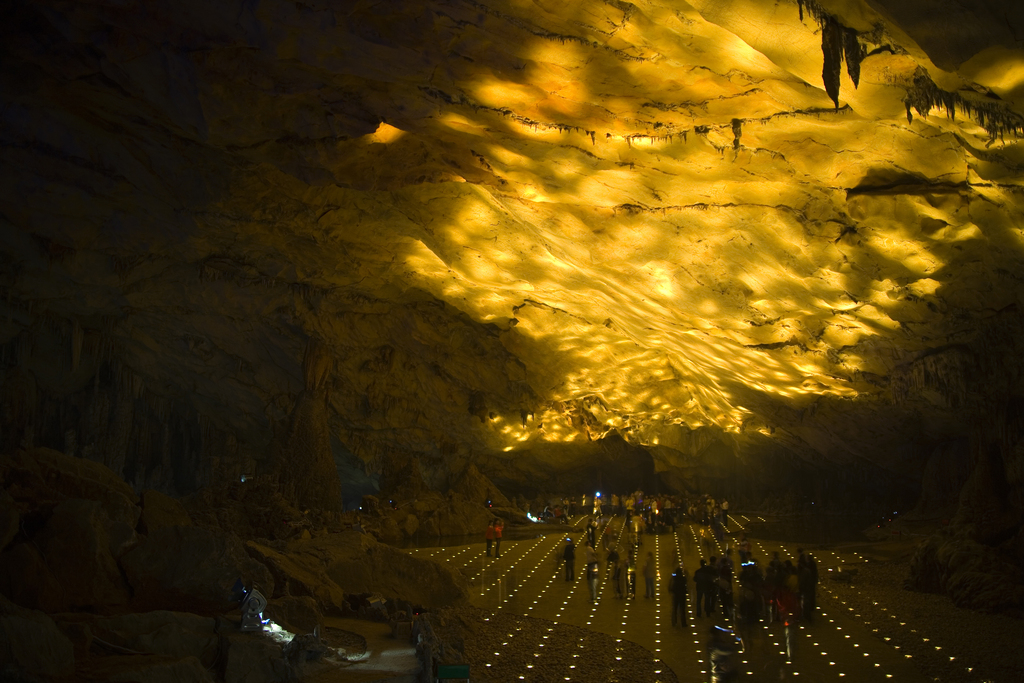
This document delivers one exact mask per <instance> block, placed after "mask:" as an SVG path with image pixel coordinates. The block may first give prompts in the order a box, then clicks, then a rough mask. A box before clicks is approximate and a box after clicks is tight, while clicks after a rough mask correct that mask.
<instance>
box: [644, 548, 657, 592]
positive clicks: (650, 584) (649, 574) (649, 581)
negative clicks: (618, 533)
mask: <svg viewBox="0 0 1024 683" xmlns="http://www.w3.org/2000/svg"><path fill="white" fill-rule="evenodd" d="M657 572H658V570H657V567H655V565H654V553H653V552H649V551H648V553H647V561H646V562H644V583H645V584H646V585H645V586H644V597H645V598H653V597H654V577H655V576H656V575H657Z"/></svg>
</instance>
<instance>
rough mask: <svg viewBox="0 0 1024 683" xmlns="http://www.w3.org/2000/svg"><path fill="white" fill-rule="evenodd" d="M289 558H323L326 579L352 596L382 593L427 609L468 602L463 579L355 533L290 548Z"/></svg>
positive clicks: (430, 562)
mask: <svg viewBox="0 0 1024 683" xmlns="http://www.w3.org/2000/svg"><path fill="white" fill-rule="evenodd" d="M289 552H290V553H300V554H309V555H313V556H315V557H319V558H322V560H323V561H325V562H326V570H327V575H328V576H330V577H331V578H332V579H333V580H334V581H335V583H339V585H340V582H342V581H344V585H345V590H346V591H348V592H349V593H379V594H381V595H382V596H384V597H386V598H399V599H402V600H407V601H410V602H412V603H415V604H420V605H424V606H427V607H437V606H441V605H450V604H455V603H459V602H462V601H464V600H465V599H466V583H465V579H464V578H463V577H462V575H461V574H457V573H456V572H454V571H453V570H452V569H450V568H449V567H447V566H445V565H443V564H441V563H439V562H435V561H433V560H430V559H427V558H419V557H414V556H412V555H410V554H409V553H405V552H402V551H401V550H398V549H397V548H393V547H392V546H389V545H385V544H383V543H378V542H377V541H375V540H374V539H373V538H371V537H370V536H367V535H365V534H360V533H358V532H355V531H347V532H344V533H341V534H331V535H329V536H324V537H322V538H318V539H314V540H312V541H310V542H308V543H306V544H303V545H300V544H289Z"/></svg>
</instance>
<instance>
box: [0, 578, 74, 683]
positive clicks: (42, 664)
mask: <svg viewBox="0 0 1024 683" xmlns="http://www.w3.org/2000/svg"><path fill="white" fill-rule="evenodd" d="M74 671H75V653H74V646H72V644H71V641H70V640H68V639H67V638H65V637H64V635H63V634H62V633H61V632H60V630H58V629H57V625H56V624H55V623H54V622H53V619H51V618H50V617H48V616H46V615H45V614H43V613H42V612H39V611H36V610H29V609H25V608H23V607H18V606H17V605H15V604H14V603H12V602H11V601H10V600H8V599H7V598H4V597H3V596H0V679H2V680H17V679H18V678H34V677H36V676H45V677H47V678H57V677H64V676H70V675H71V674H72V673H74Z"/></svg>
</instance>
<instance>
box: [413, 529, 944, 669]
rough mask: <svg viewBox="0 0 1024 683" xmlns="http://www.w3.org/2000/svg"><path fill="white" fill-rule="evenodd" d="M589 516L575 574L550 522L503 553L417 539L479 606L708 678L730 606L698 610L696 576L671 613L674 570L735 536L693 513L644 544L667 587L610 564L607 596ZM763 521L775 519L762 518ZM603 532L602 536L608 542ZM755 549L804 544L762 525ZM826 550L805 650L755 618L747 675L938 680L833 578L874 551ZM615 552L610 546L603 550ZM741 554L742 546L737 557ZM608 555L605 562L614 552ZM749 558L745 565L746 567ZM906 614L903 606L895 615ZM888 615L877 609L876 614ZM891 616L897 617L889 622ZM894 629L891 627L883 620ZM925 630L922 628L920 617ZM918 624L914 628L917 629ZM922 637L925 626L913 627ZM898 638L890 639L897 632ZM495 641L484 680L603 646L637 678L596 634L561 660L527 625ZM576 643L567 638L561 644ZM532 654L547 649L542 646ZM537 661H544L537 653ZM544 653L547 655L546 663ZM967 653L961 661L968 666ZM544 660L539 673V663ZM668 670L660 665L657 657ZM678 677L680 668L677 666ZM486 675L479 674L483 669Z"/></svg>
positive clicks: (578, 535) (803, 637)
mask: <svg viewBox="0 0 1024 683" xmlns="http://www.w3.org/2000/svg"><path fill="white" fill-rule="evenodd" d="M586 519H587V518H578V519H577V520H576V524H575V526H573V527H566V533H568V534H569V535H570V536H571V537H573V540H574V542H575V543H576V545H577V548H578V549H579V550H578V552H577V560H576V577H575V580H574V581H572V582H568V581H566V580H565V577H564V571H563V569H562V568H561V565H560V563H559V562H558V560H559V559H560V557H561V550H562V544H563V539H564V535H563V534H550V533H549V534H545V535H541V536H539V537H537V538H531V539H526V540H515V541H504V542H503V544H502V548H501V551H502V552H501V555H500V557H498V558H494V557H487V556H486V555H485V552H484V544H483V543H472V544H468V545H459V546H448V547H435V548H422V549H412V550H410V552H413V553H414V554H416V555H418V556H426V557H433V558H434V559H437V560H444V561H446V562H450V563H452V564H453V565H455V567H456V568H457V569H459V570H461V571H462V572H463V573H465V574H466V575H467V576H468V577H469V579H470V585H471V591H472V600H473V602H474V604H475V605H476V606H478V607H481V608H484V609H486V610H490V611H492V612H494V613H501V612H505V613H514V614H518V615H523V616H528V617H534V618H537V619H542V620H550V621H552V622H557V623H561V624H572V625H575V626H580V627H583V628H586V629H591V630H593V631H597V632H600V633H605V634H608V635H611V636H613V637H614V638H615V639H616V642H622V641H632V642H634V643H637V644H639V645H641V646H642V647H644V648H646V649H647V650H648V651H649V652H650V653H651V656H652V658H653V659H654V662H655V664H659V663H660V664H663V665H664V666H665V668H666V669H670V670H671V671H672V672H674V673H675V675H676V677H677V678H678V680H679V681H683V682H688V681H694V682H696V681H706V680H707V679H708V674H707V666H706V662H707V656H706V643H707V639H708V631H709V629H710V628H711V626H712V625H713V624H715V625H720V626H727V627H728V626H731V623H730V622H729V621H728V620H727V619H725V618H724V617H723V615H722V613H721V610H720V609H718V610H716V612H715V614H714V615H713V616H712V617H704V618H695V616H694V604H693V600H694V597H693V582H692V580H691V582H690V595H689V596H688V605H687V606H688V609H689V614H688V625H687V626H686V627H679V626H677V627H673V626H672V625H671V607H672V597H671V593H669V592H668V580H669V577H670V576H671V573H672V570H673V569H674V562H675V559H676V557H677V556H678V555H677V553H678V554H679V555H681V556H682V558H683V561H684V566H685V568H686V569H687V571H688V572H689V574H690V576H691V579H692V575H693V571H694V569H696V568H697V567H698V566H699V560H700V558H702V557H705V558H706V557H707V556H708V555H720V554H721V552H722V550H723V548H722V547H721V546H719V545H718V544H717V543H712V544H711V545H710V546H709V547H702V545H701V543H700V542H699V537H698V535H697V532H698V529H699V527H698V526H697V525H693V524H689V523H683V524H680V525H678V526H677V528H676V531H675V532H674V533H673V532H667V533H662V534H645V535H644V537H643V541H642V546H641V548H640V557H641V558H643V557H645V556H646V554H647V552H648V551H651V552H653V553H654V556H655V558H656V562H657V566H658V571H659V573H658V578H657V581H656V595H655V597H654V598H653V599H645V598H644V597H643V591H644V585H643V583H644V582H643V578H642V576H641V575H638V579H637V589H636V590H637V597H636V598H635V599H633V600H629V599H626V600H623V599H617V598H616V597H615V591H614V586H613V585H612V583H611V579H610V577H611V573H610V571H608V570H607V568H606V567H605V566H602V575H601V579H600V581H599V587H598V599H597V601H596V602H595V603H591V601H590V595H589V588H588V585H587V583H586V581H585V580H584V579H583V576H582V574H583V571H582V565H583V559H582V558H583V550H582V544H583V542H584V540H585V539H586V534H585V533H583V529H584V526H585V525H584V522H585V521H586ZM730 519H731V523H730V525H729V529H730V532H732V533H737V532H739V531H741V530H743V525H744V524H745V523H748V522H750V521H752V520H751V519H750V518H747V517H744V516H743V515H736V516H734V517H731V518H730ZM762 521H763V520H762ZM622 522H623V519H622V517H621V516H618V517H614V518H612V520H611V522H610V523H609V524H608V525H606V526H604V527H602V529H601V530H599V534H605V533H607V534H609V535H610V537H611V539H612V541H611V542H612V543H614V544H617V545H618V547H619V551H620V553H621V552H623V549H624V542H625V539H624V535H623V533H622V526H623V524H622ZM601 540H602V539H601V538H600V537H599V540H598V546H599V547H600V546H601ZM750 540H751V543H752V549H753V555H754V557H755V558H756V559H757V560H758V563H759V564H760V565H761V566H762V567H763V566H765V565H766V564H767V561H768V560H769V559H770V558H771V554H772V552H773V551H779V553H780V556H781V557H782V558H783V559H792V560H793V562H794V564H795V563H796V548H797V544H789V543H784V542H778V541H767V540H761V539H757V538H754V537H751V539H750ZM807 547H808V549H809V550H811V551H812V552H813V554H814V555H815V557H816V558H817V560H818V564H819V569H820V573H821V584H820V586H819V596H818V602H819V606H818V610H817V612H816V616H815V619H814V623H813V624H808V623H806V622H803V623H802V624H801V626H800V627H799V631H798V635H797V640H796V647H795V652H794V654H793V657H792V661H791V662H787V661H786V657H785V644H784V636H783V632H782V626H781V624H779V623H774V624H770V625H755V626H753V627H749V628H748V629H747V630H746V631H745V632H744V641H745V643H746V651H745V653H744V656H743V665H742V666H743V673H744V675H743V676H742V677H741V680H747V681H769V680H770V681H776V680H780V679H789V680H796V681H800V680H805V681H816V682H817V681H833V680H834V681H843V680H852V681H866V682H867V681H888V680H897V681H905V682H907V683H915V682H917V681H926V680H930V679H929V678H928V677H926V676H924V675H923V674H922V673H921V672H920V671H919V670H918V668H917V667H916V666H915V664H914V662H913V661H912V656H911V655H907V654H904V652H905V650H904V652H901V650H900V647H899V646H898V645H894V644H893V642H895V640H898V639H889V638H886V639H884V640H883V639H882V638H880V637H879V635H878V626H880V625H881V624H878V623H874V624H873V623H872V622H871V621H869V620H868V619H867V618H864V617H862V616H861V615H860V614H858V613H857V612H856V611H855V610H854V609H853V608H852V607H847V606H846V605H845V603H844V602H843V601H842V599H841V597H842V596H841V595H839V594H835V593H834V592H833V591H832V590H831V589H830V583H831V581H830V574H831V573H830V569H835V568H838V567H839V566H841V565H843V566H846V567H848V568H849V567H856V566H857V565H859V564H863V563H864V562H866V561H867V560H866V558H865V557H864V556H862V555H861V554H860V553H858V552H856V551H854V550H835V551H833V550H827V549H826V550H823V549H815V548H814V547H812V546H807ZM599 554H600V555H601V556H602V557H603V553H601V552H600V551H599ZM734 560H735V557H734ZM602 565H604V563H602ZM737 569H738V568H737ZM888 616H889V617H890V618H891V619H897V620H898V617H897V616H896V615H895V614H889V615H888ZM875 618H876V619H877V617H875ZM886 626H892V625H891V624H887V625H886ZM914 626H915V624H907V623H905V622H904V623H901V627H902V628H905V629H907V630H908V631H909V630H910V629H913V628H914ZM883 631H884V629H883ZM914 633H916V629H914ZM908 635H909V634H908ZM911 637H913V636H911ZM887 641H890V642H887ZM492 645H493V646H494V647H493V649H492V650H491V649H490V648H489V650H490V652H493V653H494V654H493V656H490V655H489V656H488V657H487V659H488V660H489V661H485V662H473V666H474V670H475V671H476V670H477V668H478V667H482V668H483V670H484V671H483V673H484V676H485V677H486V678H483V677H481V679H482V680H492V681H499V680H500V681H515V680H526V681H530V680H534V681H542V680H552V678H551V676H552V671H553V669H554V670H559V669H560V670H561V673H562V674H563V675H561V676H558V677H556V678H555V679H554V680H566V681H571V680H575V678H574V669H575V665H574V664H573V663H572V662H573V659H574V658H575V657H598V658H601V659H606V660H607V662H608V675H607V678H606V680H608V681H618V680H625V678H624V677H623V674H625V673H626V672H625V671H624V670H623V671H619V672H617V671H616V669H617V667H619V668H624V667H625V666H626V662H623V661H622V659H621V658H620V657H619V656H618V655H615V653H608V652H604V651H600V652H588V651H587V648H586V643H585V642H583V641H581V643H580V646H579V648H578V652H576V653H575V654H574V655H573V656H572V657H569V656H567V655H564V654H561V655H559V656H557V659H558V660H559V661H552V660H553V659H555V658H556V657H555V656H554V655H553V653H552V649H551V648H549V650H548V652H549V653H552V655H550V656H549V655H548V654H547V653H545V650H544V649H543V648H544V645H545V643H543V642H539V643H533V642H530V643H517V642H515V634H514V633H513V634H509V636H508V639H507V640H506V639H502V642H500V643H492ZM561 652H564V649H563V650H562V651H561ZM530 654H532V655H533V657H534V658H535V659H531V658H530V656H529V655H530ZM526 662H533V664H528V663H526ZM542 662H543V664H544V666H543V667H542V666H540V664H541V663H542ZM958 664H959V663H955V664H954V663H951V665H950V666H951V670H952V669H953V668H957V669H959V668H960V667H959V665H958ZM540 669H543V670H544V671H545V673H544V674H543V675H539V674H537V673H534V670H540ZM656 671H657V669H656ZM669 678H671V677H669ZM476 679H477V677H476V676H474V680H476Z"/></svg>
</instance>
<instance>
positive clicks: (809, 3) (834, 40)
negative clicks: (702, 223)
mask: <svg viewBox="0 0 1024 683" xmlns="http://www.w3.org/2000/svg"><path fill="white" fill-rule="evenodd" d="M797 5H798V7H799V8H800V21H803V20H804V10H805V9H806V10H807V13H808V14H809V15H810V16H811V18H812V19H814V21H815V23H817V24H818V27H819V28H820V29H821V53H822V56H823V57H824V64H823V65H822V68H821V78H822V81H824V83H825V92H827V93H828V96H829V97H830V98H832V101H833V102H834V103H835V105H836V109H839V81H840V75H841V74H842V69H843V62H844V61H845V62H846V73H847V74H849V76H850V80H851V81H853V87H855V88H856V87H857V86H858V85H860V63H861V62H862V61H864V56H865V55H866V51H865V50H864V46H863V45H861V42H860V39H859V38H858V37H857V32H856V31H855V30H853V29H852V28H849V27H848V26H844V25H843V24H841V23H840V22H839V20H838V19H836V18H835V17H834V16H832V15H831V14H829V13H828V12H826V11H825V9H824V8H823V7H822V6H821V5H819V4H818V3H817V2H815V1H814V0H797Z"/></svg>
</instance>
